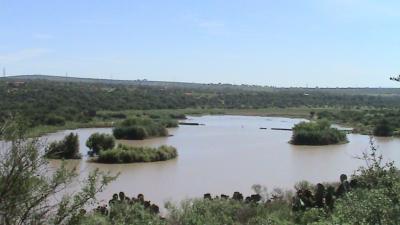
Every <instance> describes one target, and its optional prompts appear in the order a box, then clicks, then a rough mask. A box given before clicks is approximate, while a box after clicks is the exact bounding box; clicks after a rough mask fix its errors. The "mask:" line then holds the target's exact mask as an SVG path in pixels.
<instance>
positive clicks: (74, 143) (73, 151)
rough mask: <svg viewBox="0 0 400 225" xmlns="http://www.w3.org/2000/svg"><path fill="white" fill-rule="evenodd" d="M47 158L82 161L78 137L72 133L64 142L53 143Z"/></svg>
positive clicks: (47, 151)
mask: <svg viewBox="0 0 400 225" xmlns="http://www.w3.org/2000/svg"><path fill="white" fill-rule="evenodd" d="M45 156H46V157H47V158H49V159H80V158H81V157H82V156H81V154H80V153H79V137H78V135H77V134H74V133H70V134H69V135H67V136H66V137H65V138H64V139H63V140H61V141H55V142H53V143H51V144H50V145H49V146H48V147H47V148H46V151H45Z"/></svg>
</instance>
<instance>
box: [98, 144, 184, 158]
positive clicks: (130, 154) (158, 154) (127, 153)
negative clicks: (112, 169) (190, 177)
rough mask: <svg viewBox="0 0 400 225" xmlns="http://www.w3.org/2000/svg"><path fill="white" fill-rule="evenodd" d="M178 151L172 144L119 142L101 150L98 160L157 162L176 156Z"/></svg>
mask: <svg viewBox="0 0 400 225" xmlns="http://www.w3.org/2000/svg"><path fill="white" fill-rule="evenodd" d="M177 156H178V152H177V150H176V148H174V147H172V146H164V145H163V146H160V147H158V148H151V147H134V146H127V145H122V144H119V145H118V146H117V147H116V148H114V149H111V150H106V151H100V154H99V155H98V157H97V159H96V162H99V163H134V162H156V161H165V160H169V159H173V158H176V157H177Z"/></svg>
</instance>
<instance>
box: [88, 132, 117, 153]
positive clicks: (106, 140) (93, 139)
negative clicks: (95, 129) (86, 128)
mask: <svg viewBox="0 0 400 225" xmlns="http://www.w3.org/2000/svg"><path fill="white" fill-rule="evenodd" d="M86 146H87V147H88V148H89V149H90V151H89V155H92V156H93V155H97V154H99V152H100V151H104V150H109V149H113V148H114V147H115V138H114V136H112V135H110V134H100V133H94V134H92V135H90V137H89V138H88V140H87V141H86Z"/></svg>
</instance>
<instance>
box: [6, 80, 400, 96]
mask: <svg viewBox="0 0 400 225" xmlns="http://www.w3.org/2000/svg"><path fill="white" fill-rule="evenodd" d="M4 79H6V80H14V81H15V80H19V81H29V80H46V81H55V82H72V83H93V84H96V83H97V84H105V85H107V84H110V85H133V86H153V87H163V88H185V89H194V90H213V91H223V90H242V91H262V92H282V91H283V92H299V93H304V94H312V93H314V92H324V93H331V94H351V95H384V96H393V95H395V96H396V95H400V88H368V87H365V88H356V87H338V88H304V87H273V86H261V85H246V84H242V85H233V84H222V83H219V84H212V83H210V84H201V83H189V82H171V81H148V80H145V79H144V80H112V79H95V78H80V77H62V76H51V75H17V76H8V77H5V78H4V77H3V78H0V80H4Z"/></svg>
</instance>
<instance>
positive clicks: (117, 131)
mask: <svg viewBox="0 0 400 225" xmlns="http://www.w3.org/2000/svg"><path fill="white" fill-rule="evenodd" d="M167 125H171V124H168V123H167V124H165V123H163V122H161V121H155V120H153V119H150V118H138V117H134V118H129V119H126V120H124V121H122V122H121V123H120V124H119V125H118V126H117V127H115V128H114V129H113V134H114V136H115V138H116V139H128V140H143V139H145V138H147V137H159V136H167V135H168V131H167V129H166V127H167Z"/></svg>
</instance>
